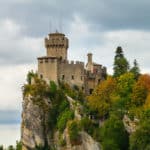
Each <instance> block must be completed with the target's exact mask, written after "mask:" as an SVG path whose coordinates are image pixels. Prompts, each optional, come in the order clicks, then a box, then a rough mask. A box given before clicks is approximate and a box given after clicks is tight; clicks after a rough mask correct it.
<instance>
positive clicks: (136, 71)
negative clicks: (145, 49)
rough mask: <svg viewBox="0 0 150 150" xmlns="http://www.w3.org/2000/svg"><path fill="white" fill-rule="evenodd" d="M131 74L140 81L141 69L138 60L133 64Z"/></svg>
mask: <svg viewBox="0 0 150 150" xmlns="http://www.w3.org/2000/svg"><path fill="white" fill-rule="evenodd" d="M130 72H131V73H133V74H134V76H135V79H138V77H139V75H140V69H139V65H138V63H137V61H136V59H135V60H134V62H133V67H132V68H131V69H130Z"/></svg>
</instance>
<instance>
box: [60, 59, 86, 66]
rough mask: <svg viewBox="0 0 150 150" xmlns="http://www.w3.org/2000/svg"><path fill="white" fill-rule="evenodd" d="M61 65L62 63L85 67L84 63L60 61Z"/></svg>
mask: <svg viewBox="0 0 150 150" xmlns="http://www.w3.org/2000/svg"><path fill="white" fill-rule="evenodd" d="M60 63H62V64H68V65H83V66H84V62H81V61H73V60H70V61H69V60H60Z"/></svg>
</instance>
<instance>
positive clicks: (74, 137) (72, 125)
mask: <svg viewBox="0 0 150 150" xmlns="http://www.w3.org/2000/svg"><path fill="white" fill-rule="evenodd" d="M79 131H80V129H79V125H78V122H77V121H71V122H69V124H68V133H69V137H70V141H71V144H72V145H79V144H81V138H80V134H79Z"/></svg>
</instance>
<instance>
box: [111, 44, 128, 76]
mask: <svg viewBox="0 0 150 150" xmlns="http://www.w3.org/2000/svg"><path fill="white" fill-rule="evenodd" d="M113 69H114V77H119V76H120V75H122V74H124V73H126V72H127V71H128V70H129V63H128V61H127V59H126V58H125V57H124V54H123V50H122V47H120V46H119V47H117V49H116V55H115V59H114V68H113Z"/></svg>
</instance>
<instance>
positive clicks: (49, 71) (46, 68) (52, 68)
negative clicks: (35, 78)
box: [38, 57, 58, 83]
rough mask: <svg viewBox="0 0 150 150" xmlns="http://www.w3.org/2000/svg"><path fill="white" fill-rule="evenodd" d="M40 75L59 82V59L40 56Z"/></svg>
mask: <svg viewBox="0 0 150 150" xmlns="http://www.w3.org/2000/svg"><path fill="white" fill-rule="evenodd" d="M38 75H39V77H40V78H44V79H45V80H49V81H50V80H51V81H55V82H56V83H57V81H58V79H57V77H58V76H57V75H58V61H57V58H50V57H43V58H42V57H41V58H38Z"/></svg>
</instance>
